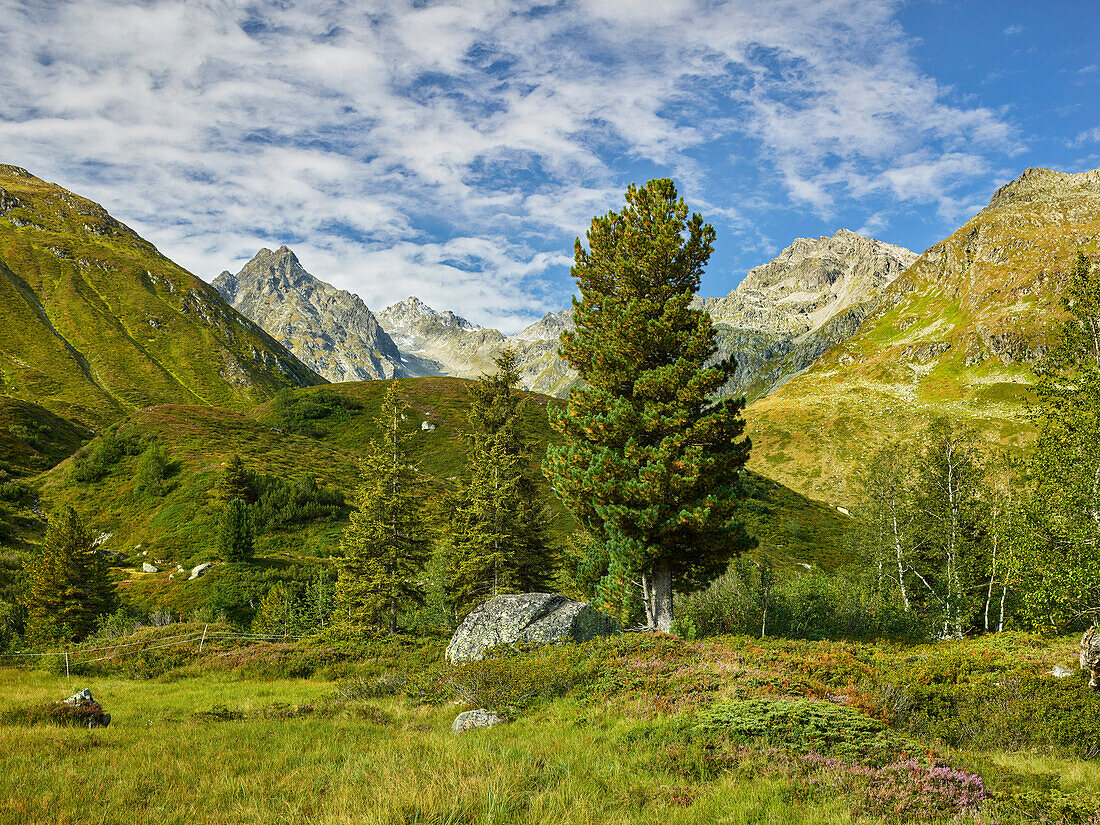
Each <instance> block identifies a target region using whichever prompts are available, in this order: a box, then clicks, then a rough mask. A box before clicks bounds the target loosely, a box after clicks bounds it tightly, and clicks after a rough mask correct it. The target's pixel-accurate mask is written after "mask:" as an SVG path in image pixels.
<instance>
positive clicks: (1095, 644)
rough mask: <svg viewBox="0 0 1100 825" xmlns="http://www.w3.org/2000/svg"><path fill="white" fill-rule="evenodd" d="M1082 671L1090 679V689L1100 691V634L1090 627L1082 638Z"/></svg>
mask: <svg viewBox="0 0 1100 825" xmlns="http://www.w3.org/2000/svg"><path fill="white" fill-rule="evenodd" d="M1080 661H1081V670H1083V671H1085V673H1086V674H1087V675H1088V677H1089V687H1090V688H1092V689H1093V690H1100V632H1098V630H1097V628H1095V627H1090V628H1089V629H1088V630H1086V631H1085V635H1084V636H1082V637H1081V654H1080Z"/></svg>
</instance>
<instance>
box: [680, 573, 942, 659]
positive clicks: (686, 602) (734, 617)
mask: <svg viewBox="0 0 1100 825" xmlns="http://www.w3.org/2000/svg"><path fill="white" fill-rule="evenodd" d="M773 575H774V577H775V580H774V583H771V584H770V585H769V582H768V580H767V577H765V578H764V583H763V585H762V582H761V568H760V567H759V566H758V565H757V564H756V563H754V562H752V561H750V560H747V559H739V560H737V561H735V562H734V563H733V564H732V565H730V568H729V570H727V572H726V573H725V574H723V575H722V576H721V577H720V578H718V579H717V580H716V581H714V582H713V583H712V584H711V585H710V587H708V588H706V589H705V590H702V591H699V592H698V593H693V594H690V595H687V596H684V597H682V598H680V599H679V600H678V602H677V605H676V615H677V620H678V621H679V622H680V624H681V626H682V627H687V626H691V627H693V628H694V630H695V632H696V634H697V635H698V636H699V637H707V636H717V635H726V634H729V635H746V636H760V635H761V631H762V630H763V631H764V634H765V635H767V636H777V637H782V638H788V639H809V640H821V639H861V640H866V639H879V638H889V639H907V640H918V639H923V638H926V637H927V635H928V628H927V626H926V624H927V623H926V622H925V621H923V620H922V619H921V618H920V617H919V616H918V615H917V614H916V613H915V612H906V611H905V610H903V609H902V607H901V606H900V605H897V604H894V603H892V602H890V601H888V600H884V599H880V598H876V597H874V596H873V595H872V594H871V593H870V592H869V591H868V589H867V588H866V587H864V586H863V584H862V583H861V582H860V581H858V579H855V578H852V577H849V576H847V575H844V574H841V573H825V572H823V571H820V570H810V571H805V572H789V573H773ZM765 606H766V608H767V615H766V617H765V614H764V607H765ZM765 619H766V621H765Z"/></svg>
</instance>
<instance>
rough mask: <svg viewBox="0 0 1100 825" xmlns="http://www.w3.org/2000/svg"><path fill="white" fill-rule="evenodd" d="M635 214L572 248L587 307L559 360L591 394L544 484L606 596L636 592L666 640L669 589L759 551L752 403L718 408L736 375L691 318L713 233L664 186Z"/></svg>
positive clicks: (605, 222)
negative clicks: (578, 530)
mask: <svg viewBox="0 0 1100 825" xmlns="http://www.w3.org/2000/svg"><path fill="white" fill-rule="evenodd" d="M626 202H627V203H626V207H625V208H624V209H623V210H622V211H621V212H609V213H608V214H607V215H606V216H604V217H597V218H594V219H593V220H592V226H591V228H590V229H589V231H588V234H587V239H588V249H587V250H586V249H584V247H582V245H581V242H580V240H578V241H577V242H576V245H575V258H576V261H575V264H574V266H573V269H572V274H573V277H574V278H576V280H577V285H578V287H579V289H580V293H581V299H580V300H579V301H578V300H576V299H574V300H573V308H574V320H575V322H576V330H575V331H572V332H565V333H563V334H562V339H561V340H562V349H561V352H562V355H563V356H564V357H565V359H566V360H567V361H568V362H569V363H570V365H572V366H573V368H574V369H576V370H577V372H578V373H580V377H581V378H582V379H583V380H584V384H583V385H582V386H580V387H576V388H574V389H573V390H572V391H571V392H570V395H569V403H568V408H567V409H566V411H565V412H564V413H563V414H559V415H557V416H555V417H554V419H553V422H552V423H553V426H554V427H555V429H557V430H558V431H559V432H560V433H561V434H562V435H563V436H564V437H565V442H566V443H565V444H564V445H563V446H560V447H551V448H550V449H549V450H548V451H547V457H546V464H545V471H546V474H547V476H548V477H549V478H550V480H551V482H552V484H553V486H554V489H555V491H556V492H557V494H558V495H559V497H561V499H562V501H564V502H565V503H566V505H567V506H569V507H570V509H572V511H573V512H574V513H575V514H576V515H577V517H578V519H579V520H580V521H581V523H582V524H583V525H584V526H585V527H586V528H587V529H588V530H589V531H590V532H591V533H592V534H593V535H594V536H596V537H597V538H598V539H599V540H600V541H601V542H603V543H604V544H605V548H606V552H607V556H608V571H607V574H606V576H605V578H604V581H605V583H606V584H607V585H608V586H610V587H614V586H617V584H618V583H619V582H621V581H623V580H624V579H630V580H635V581H637V580H639V579H640V586H641V589H642V597H643V603H644V607H645V613H646V619H647V623H648V624H649V626H651V627H657V628H660V629H661V630H665V631H667V630H668V629H669V628H670V627H671V624H672V591H673V587H674V583H675V586H677V587H678V588H679V589H681V590H691V589H695V588H698V587H700V586H702V584H703V583H705V582H706V581H707V580H709V579H711V578H714V577H715V576H717V575H719V574H720V573H721V572H722V570H724V569H725V566H726V565H727V563H728V562H729V560H730V559H731V558H733V557H735V556H737V555H738V554H739V553H740V552H741V551H742V550H744V549H746V548H748V547H750V546H751V545H752V540H751V539H750V538H749V536H748V535H747V534H746V532H745V529H744V525H743V523H741V522H739V521H738V520H737V517H736V516H737V509H738V506H739V499H740V498H741V497H742V488H741V476H740V473H741V470H742V468H743V467H744V464H745V461H746V460H747V458H748V454H749V446H750V444H749V440H748V439H747V438H741V435H742V432H743V430H744V420H743V419H742V418H741V415H740V412H741V409H742V407H743V406H744V399H734V398H725V399H722V400H718V401H716V400H714V399H715V396H716V395H717V393H718V391H719V390H720V389H721V387H722V386H723V385H724V384H725V383H726V381H727V380H728V379H729V378H730V377H732V375H733V372H734V369H735V365H734V362H733V360H732V359H731V358H726V359H719V360H717V361H715V360H714V358H715V355H716V354H717V346H716V344H715V335H714V328H713V326H712V324H711V320H710V316H708V315H707V314H706V313H704V312H702V311H701V310H698V309H693V308H692V307H691V301H692V299H693V298H694V297H695V292H696V290H697V289H698V287H699V279H700V277H701V275H702V272H703V268H704V267H705V265H706V263H707V260H708V259H709V258H710V254H711V251H712V249H713V243H714V237H715V233H714V229H713V228H712V227H711V226H710V225H709V224H704V223H703V219H702V217H701V216H699V215H698V214H693V215H692V216H691V218H690V219H689V218H688V209H687V206H686V204H685V203H684V201H683V200H682V199H679V198H678V197H677V193H676V187H675V185H674V184H673V183H672V181H671V180H668V179H661V180H652V181H650V182H649V183H647V184H646V185H645V187H643V188H641V189H639V188H637V187H635V186H634V185H631V186H630V187H629V188H628V189H627V192H626Z"/></svg>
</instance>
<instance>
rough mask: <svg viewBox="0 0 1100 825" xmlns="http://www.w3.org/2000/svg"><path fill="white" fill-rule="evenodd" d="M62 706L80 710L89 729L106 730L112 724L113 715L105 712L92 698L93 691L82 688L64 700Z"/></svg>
mask: <svg viewBox="0 0 1100 825" xmlns="http://www.w3.org/2000/svg"><path fill="white" fill-rule="evenodd" d="M62 704H65V705H72V706H73V707H74V708H79V709H80V711H81V713H82V714H83V716H84V719H86V720H87V722H88V727H89V728H105V727H107V726H108V725H110V724H111V714H109V713H104V712H103V707H102V706H101V705H100V704H99V702H97V701H96V700H95V699H93V698H92V691H91V690H89V689H88V688H81V689H80V690H78V691H77V692H76V693H74V694H73V695H72V696H70V697H69V698H68V699H64V700H62Z"/></svg>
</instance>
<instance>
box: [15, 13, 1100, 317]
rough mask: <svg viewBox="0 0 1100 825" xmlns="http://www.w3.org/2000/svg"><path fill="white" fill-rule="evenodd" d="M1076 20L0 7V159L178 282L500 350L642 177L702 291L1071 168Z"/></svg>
mask: <svg viewBox="0 0 1100 825" xmlns="http://www.w3.org/2000/svg"><path fill="white" fill-rule="evenodd" d="M1098 19H1100V15H1097V14H1096V7H1095V3H1094V2H1091V0H1090V2H1071V1H1070V0H1065V2H1059V1H1058V0H1048V1H1047V2H1033V1H1032V0H1028V1H1027V2H1024V1H1023V0H990V1H988V2H987V0H969V2H951V1H950V0H942V1H941V2H932V1H931V0H911V2H899V1H898V0H759V2H758V0H732V1H731V2H719V0H562V2H505V1H504V0H461V2H453V3H452V2H434V1H433V0H377V2H369V1H364V0H356V1H355V2H335V1H334V0H325V1H324V2H322V1H321V0H302V2H294V1H293V0H275V1H274V2H229V1H228V0H227V1H225V2H221V1H219V0H147V1H146V2H135V3H122V2H118V0H71V2H66V1H65V0H42V1H39V0H27V1H26V2H17V0H0V43H4V46H5V48H4V54H3V57H2V59H0V163H10V164H14V165H17V166H22V167H24V168H26V169H28V170H29V171H30V172H32V173H33V174H35V175H37V176H38V177H41V178H44V179H46V180H50V181H55V182H57V183H59V184H61V185H62V186H64V187H66V188H67V189H70V190H72V191H75V192H77V193H79V194H81V195H84V196H86V197H89V198H92V199H93V200H95V201H98V202H99V203H101V204H103V205H104V206H105V207H106V208H107V210H108V211H109V212H110V213H111V214H112V215H114V216H115V217H116V218H118V219H119V220H122V221H123V222H125V223H127V224H128V225H130V226H131V227H133V228H134V229H135V230H136V231H138V232H139V233H140V234H141V235H142V236H144V237H145V238H146V239H148V240H149V241H151V242H152V243H154V244H155V245H156V246H157V247H158V248H159V249H160V250H161V252H163V253H164V254H165V255H167V256H168V257H170V258H172V259H173V260H175V261H177V262H178V263H180V264H182V265H183V266H184V267H186V268H187V269H189V270H191V271H192V272H194V273H195V274H196V275H199V276H200V277H202V278H205V279H206V280H212V279H213V278H214V277H215V276H216V275H217V274H218V273H219V272H221V271H222V270H224V269H228V270H231V271H233V272H236V271H238V270H239V269H240V268H241V266H243V265H244V263H245V262H246V261H247V260H248V259H249V258H251V257H252V255H254V254H255V252H256V251H257V250H258V249H260V248H261V247H268V248H272V249H274V248H277V247H278V246H280V245H282V244H286V245H288V246H290V247H291V248H292V249H293V250H294V251H295V252H296V254H297V255H298V258H299V260H300V261H301V262H302V265H303V266H304V267H305V268H306V269H307V270H308V271H310V272H311V273H313V274H314V275H316V276H317V277H319V278H321V279H323V280H326V281H328V282H330V283H333V284H335V285H336V286H338V287H341V288H344V289H348V290H350V291H352V292H355V293H357V294H359V295H360V296H361V297H362V298H363V300H364V301H366V303H367V305H368V306H369V307H371V308H372V309H375V310H378V309H382V308H384V307H386V306H388V305H390V304H392V303H394V302H396V301H398V300H400V299H402V298H404V297H406V296H409V295H416V296H418V297H420V298H421V299H422V300H424V301H425V302H426V303H428V304H429V305H431V306H434V307H435V308H437V309H441V310H442V309H451V310H453V311H455V312H457V313H459V314H460V315H463V316H464V317H466V318H468V319H470V320H471V321H473V322H475V323H479V324H482V325H485V326H495V327H497V328H499V329H501V330H503V331H505V332H513V331H516V330H518V329H520V328H522V327H523V326H525V325H526V324H528V323H530V322H532V321H534V320H536V319H537V318H539V317H541V316H542V315H543V314H544V313H545V312H548V311H553V310H557V309H561V308H563V307H565V306H567V305H568V302H569V296H570V294H571V293H572V292H573V289H574V284H573V282H572V280H571V279H570V277H569V267H570V264H571V262H572V257H573V241H574V239H575V238H577V237H582V238H583V235H584V233H585V231H586V230H587V228H588V225H589V222H590V221H591V218H592V216H594V215H597V214H605V213H606V212H608V211H609V210H617V209H620V208H621V207H622V205H623V193H624V191H625V189H626V187H627V185H628V184H630V183H632V182H636V183H644V182H645V181H646V180H649V179H651V178H655V177H671V178H673V179H674V180H675V182H676V185H677V187H678V189H679V191H680V193H681V194H682V195H683V197H684V199H685V200H686V202H687V203H688V205H689V206H690V207H691V209H692V210H693V211H697V212H700V213H701V214H702V215H703V216H704V218H706V219H707V220H708V221H709V222H710V223H711V224H713V225H714V227H715V230H716V232H717V241H716V245H715V252H714V254H713V256H712V258H711V261H710V264H709V266H708V268H707V271H706V274H705V275H704V277H703V282H702V285H701V289H700V292H701V293H702V294H703V295H724V294H726V293H727V292H729V291H730V290H731V289H733V288H734V287H735V286H736V285H737V283H738V282H739V281H740V280H741V278H742V277H743V276H744V274H745V272H746V271H747V270H748V269H750V268H751V267H753V266H757V265H759V264H762V263H765V262H766V261H768V260H770V259H771V258H772V257H774V256H775V255H776V254H777V253H778V252H779V251H780V250H781V249H783V248H784V247H785V246H787V245H788V244H789V243H790V242H791V241H792V240H794V239H795V238H796V237H816V236H819V235H828V234H832V233H833V232H834V231H836V230H837V229H839V228H847V229H851V230H853V231H856V232H860V233H861V234H864V235H868V236H871V237H875V238H879V239H881V240H884V241H888V242H890V243H895V244H899V245H901V246H906V247H908V248H910V249H913V250H914V251H917V252H920V251H923V250H924V249H926V248H927V247H929V246H931V245H932V244H934V243H936V242H938V241H939V240H941V239H942V238H944V237H946V236H947V235H949V234H950V233H951V232H953V231H954V230H955V229H956V228H957V227H958V226H960V225H961V224H962V223H964V222H965V221H966V220H967V219H968V218H969V217H971V216H972V215H974V214H975V213H976V212H977V211H978V210H980V209H981V208H982V207H983V206H985V205H986V204H987V203H988V201H989V198H990V197H991V195H992V194H993V192H994V191H995V190H996V188H997V187H998V186H1000V185H1002V184H1004V183H1007V182H1008V181H1010V180H1012V179H1013V178H1015V177H1017V176H1018V175H1019V174H1020V173H1021V172H1022V171H1023V170H1024V169H1025V168H1027V167H1031V166H1046V167H1049V168H1053V169H1058V170H1061V171H1066V172H1077V171H1084V170H1087V169H1093V168H1096V167H1100V114H1098V112H1100V106H1098V105H1097V104H1098V103H1100V48H1098V44H1100V23H1098V22H1097V20H1098Z"/></svg>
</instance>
